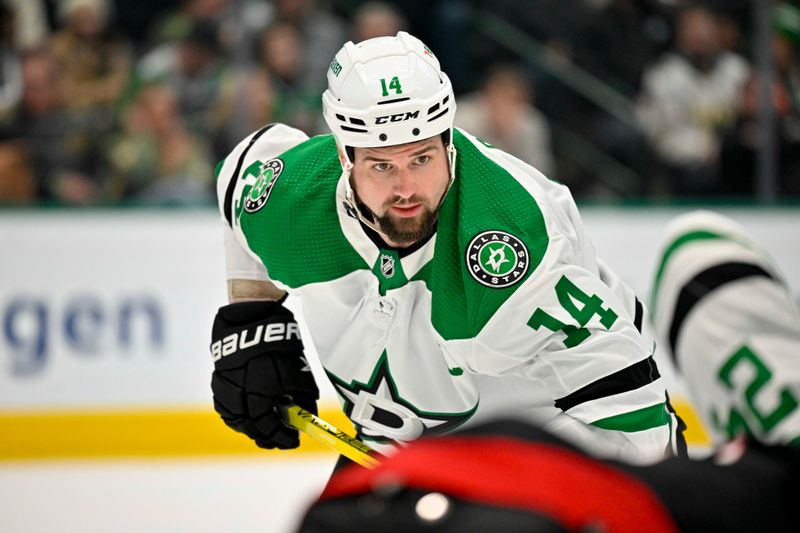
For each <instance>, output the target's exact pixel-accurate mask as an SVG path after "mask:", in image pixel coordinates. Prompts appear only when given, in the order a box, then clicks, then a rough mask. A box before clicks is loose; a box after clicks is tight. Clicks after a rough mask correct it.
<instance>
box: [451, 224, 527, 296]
mask: <svg viewBox="0 0 800 533" xmlns="http://www.w3.org/2000/svg"><path fill="white" fill-rule="evenodd" d="M466 259H467V268H468V269H469V273H470V274H472V277H473V278H475V280H476V281H477V282H478V283H480V284H481V285H485V286H487V287H492V288H495V289H502V288H504V287H510V286H511V285H514V284H515V283H517V282H518V281H520V280H522V279H523V278H524V277H525V273H526V272H527V271H528V266H529V264H530V260H529V258H528V249H527V248H526V247H525V244H524V243H523V242H522V241H521V240H520V239H518V238H516V237H515V236H513V235H511V234H510V233H508V232H505V231H499V230H491V231H484V232H482V233H479V234H478V235H476V236H475V237H473V238H472V240H471V241H470V243H469V246H467V257H466Z"/></svg>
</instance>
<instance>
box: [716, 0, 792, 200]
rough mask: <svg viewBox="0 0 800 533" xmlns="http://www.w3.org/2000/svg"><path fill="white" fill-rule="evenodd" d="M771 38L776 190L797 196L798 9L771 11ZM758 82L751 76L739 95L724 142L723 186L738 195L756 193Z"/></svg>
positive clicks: (782, 7) (783, 6) (785, 8)
mask: <svg viewBox="0 0 800 533" xmlns="http://www.w3.org/2000/svg"><path fill="white" fill-rule="evenodd" d="M774 20H775V28H776V32H775V34H774V36H773V40H772V53H773V57H774V61H775V70H776V78H775V80H774V82H773V84H772V91H771V96H772V106H773V109H774V110H775V115H776V116H775V135H774V139H775V142H776V145H777V151H778V153H777V156H778V172H777V174H778V187H779V190H778V192H779V193H781V194H785V195H800V67H798V60H800V55H798V47H800V9H798V8H796V7H794V6H791V5H789V4H781V5H779V6H778V7H777V8H776V10H775V17H774ZM758 96H759V84H758V80H757V78H756V76H755V75H753V76H751V77H750V79H749V80H748V81H747V84H746V85H745V87H744V91H743V93H742V98H741V100H740V105H739V108H738V116H737V119H736V124H735V126H734V127H733V128H732V129H731V130H730V131H729V132H728V133H727V135H726V136H725V138H724V140H723V144H722V161H721V175H722V176H723V177H724V181H723V190H724V192H725V193H727V194H731V195H736V196H752V195H754V194H756V184H755V176H756V158H757V153H758V151H759V150H760V148H761V142H760V139H759V137H760V126H759V109H758V108H759V99H758Z"/></svg>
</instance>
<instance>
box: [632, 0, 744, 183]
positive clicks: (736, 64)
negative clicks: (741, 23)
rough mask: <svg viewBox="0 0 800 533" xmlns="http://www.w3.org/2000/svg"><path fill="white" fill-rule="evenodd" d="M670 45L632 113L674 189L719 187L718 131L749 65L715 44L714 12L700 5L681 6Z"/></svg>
mask: <svg viewBox="0 0 800 533" xmlns="http://www.w3.org/2000/svg"><path fill="white" fill-rule="evenodd" d="M676 39H677V42H676V48H675V50H674V51H673V52H668V53H666V54H665V55H664V56H663V57H662V58H661V59H660V60H659V61H658V62H657V63H656V64H655V65H653V66H652V67H651V68H649V69H648V70H647V72H646V74H645V77H644V82H643V86H642V92H641V94H640V95H639V101H638V115H639V119H640V121H641V124H642V127H643V129H644V130H645V133H646V135H647V136H648V139H649V141H650V142H651V143H652V144H653V146H654V148H655V150H656V152H657V154H658V155H659V156H660V157H661V158H662V159H663V160H664V162H665V163H666V164H667V165H668V167H669V170H670V181H671V186H672V188H673V190H674V192H677V193H681V194H708V193H713V192H717V191H718V190H719V181H718V173H717V170H718V163H719V145H720V132H721V131H722V130H723V129H724V128H726V127H728V126H730V124H731V123H732V122H733V120H734V118H735V113H736V104H737V100H738V98H739V95H740V94H741V90H742V87H743V85H744V83H745V81H746V80H747V76H748V73H749V67H748V64H747V62H746V61H745V60H744V59H743V58H742V57H740V56H738V55H736V54H734V53H732V52H730V51H725V50H723V49H722V47H721V43H720V32H719V27H718V25H717V21H716V19H715V17H714V15H713V14H712V13H711V12H710V11H709V10H708V9H706V8H704V7H701V6H691V7H688V8H685V9H684V10H682V11H681V12H680V13H679V15H678V19H677V27H676Z"/></svg>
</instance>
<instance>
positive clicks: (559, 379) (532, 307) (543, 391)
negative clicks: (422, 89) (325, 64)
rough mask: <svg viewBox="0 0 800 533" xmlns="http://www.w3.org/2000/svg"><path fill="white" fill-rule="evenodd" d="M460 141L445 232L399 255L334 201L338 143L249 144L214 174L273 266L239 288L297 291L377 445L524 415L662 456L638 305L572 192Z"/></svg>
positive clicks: (236, 219) (660, 419)
mask: <svg viewBox="0 0 800 533" xmlns="http://www.w3.org/2000/svg"><path fill="white" fill-rule="evenodd" d="M454 143H455V147H456V149H457V154H458V155H457V158H456V177H455V180H454V182H453V186H452V188H451V189H450V191H449V192H448V194H447V197H446V198H445V201H444V203H443V204H442V206H441V211H440V216H439V219H438V222H437V229H436V232H435V233H434V235H432V236H431V237H430V238H429V239H426V240H424V241H422V242H419V243H417V244H415V245H414V246H411V247H409V248H406V249H393V248H390V247H388V246H387V245H386V244H384V243H383V242H382V241H381V239H380V238H379V237H378V235H377V234H375V233H374V232H372V231H371V230H370V229H368V228H366V227H365V226H364V225H362V224H361V223H360V222H359V220H358V219H357V218H356V217H355V216H354V214H353V213H350V212H348V209H347V207H346V205H345V203H344V202H342V201H341V198H342V197H343V194H344V181H343V178H342V176H341V175H342V172H341V167H340V163H339V158H338V155H337V150H336V146H335V143H334V140H333V138H332V137H331V136H329V135H328V136H319V137H314V138H311V139H307V138H306V137H305V135H303V134H302V133H301V132H299V131H297V130H293V129H291V128H288V127H286V126H283V125H274V126H268V127H266V128H264V129H262V130H260V131H259V132H256V133H255V134H253V135H252V136H250V137H248V138H247V139H245V140H244V141H242V143H240V144H239V146H237V147H236V148H235V149H234V150H233V152H232V153H231V154H230V155H229V157H228V158H226V160H225V161H224V162H223V163H222V164H221V166H220V167H219V169H218V180H219V181H218V193H219V198H220V209H221V212H222V214H223V216H224V218H225V223H226V224H227V225H229V226H230V228H231V231H232V235H235V237H236V241H237V242H238V243H239V245H240V246H241V247H242V248H243V249H244V250H246V251H247V252H248V253H249V254H250V256H251V257H252V258H253V259H254V260H255V261H257V262H258V263H260V264H262V265H263V266H264V267H265V271H264V269H261V268H260V266H259V267H258V268H257V267H255V266H252V267H244V268H241V267H236V268H230V269H229V272H228V276H229V278H242V277H244V278H245V279H267V278H268V279H269V280H271V281H272V282H273V283H275V284H276V285H277V286H278V287H280V288H282V289H285V290H287V291H289V292H290V293H293V294H295V295H297V296H299V299H300V302H301V304H302V309H303V314H304V316H305V319H306V322H307V326H308V329H309V331H310V332H311V336H312V339H311V340H312V341H313V343H314V346H315V348H316V350H317V352H318V354H319V357H320V362H321V363H322V366H323V368H324V369H325V371H326V373H327V376H328V377H329V379H330V380H331V382H332V383H333V385H334V387H335V388H336V390H337V392H338V394H339V397H340V400H341V402H342V404H343V408H344V410H345V412H346V413H347V415H348V416H349V417H350V419H351V420H352V421H353V423H354V424H355V426H356V428H357V429H358V432H359V434H360V436H361V437H362V438H364V439H365V440H367V441H370V442H371V444H379V445H380V444H395V443H402V442H407V441H410V440H412V439H416V438H418V437H420V436H423V435H429V434H437V433H442V432H447V431H451V430H453V429H455V428H456V427H459V426H460V425H462V424H465V423H473V422H475V421H477V420H481V419H485V418H489V417H493V418H497V417H521V418H525V419H527V420H531V421H535V422H537V423H540V424H544V425H545V426H546V427H547V428H548V429H550V430H552V431H554V432H556V433H559V434H561V435H562V436H564V437H566V438H568V439H572V440H577V441H579V442H581V443H584V444H585V445H587V446H589V447H590V448H592V449H594V450H595V451H597V452H598V453H601V454H604V455H611V456H616V457H620V458H625V459H630V460H647V461H651V460H657V459H659V458H661V457H662V456H663V454H664V452H665V450H666V449H667V448H668V446H669V444H670V442H671V437H672V435H673V430H674V427H675V425H674V418H673V417H672V416H671V414H670V412H669V411H668V408H667V407H668V404H667V403H666V401H665V390H664V385H663V382H662V380H661V379H660V376H659V373H658V369H657V367H656V364H655V362H654V360H653V357H652V356H653V351H654V349H655V346H654V343H653V341H652V340H651V339H646V338H645V337H644V336H643V335H642V333H641V331H640V330H641V323H642V314H643V309H642V306H641V304H640V303H639V302H638V300H636V298H635V296H634V294H633V293H632V292H631V291H630V290H629V289H628V288H627V287H626V286H625V285H624V284H623V283H621V282H620V281H619V280H618V279H617V278H616V277H615V276H614V275H613V274H612V273H611V272H609V271H608V269H606V268H605V267H604V266H603V265H602V264H600V263H599V262H598V261H597V259H596V258H595V254H594V250H593V249H592V246H591V244H590V242H589V240H588V239H587V237H586V235H585V234H584V231H583V228H582V226H581V221H580V218H579V216H578V213H577V209H576V207H575V205H574V202H573V200H572V198H571V196H570V194H569V192H568V190H567V188H566V187H564V186H562V185H559V184H557V183H555V182H553V181H550V180H548V179H547V178H545V177H544V176H543V175H542V174H541V173H539V172H538V171H537V170H535V169H534V168H532V167H530V166H529V165H527V164H525V163H523V162H521V161H520V160H518V159H515V158H513V157H512V156H510V155H508V154H506V153H504V152H502V151H500V150H498V149H496V148H493V147H491V146H488V145H486V144H484V143H482V142H481V141H479V140H477V139H475V138H474V137H472V136H470V135H468V134H467V133H465V132H462V131H460V130H456V131H455V133H454ZM228 248H229V257H235V256H236V255H237V254H241V251H237V250H236V245H235V244H234V243H229V244H228ZM234 262H235V263H237V264H240V263H241V261H237V260H235V259H231V260H229V264H231V265H232V264H233V263H234ZM262 276H266V277H262Z"/></svg>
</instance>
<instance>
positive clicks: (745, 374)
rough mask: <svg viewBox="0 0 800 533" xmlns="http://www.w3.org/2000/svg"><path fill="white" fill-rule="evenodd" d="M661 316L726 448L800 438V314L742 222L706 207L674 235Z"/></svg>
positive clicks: (660, 280)
mask: <svg viewBox="0 0 800 533" xmlns="http://www.w3.org/2000/svg"><path fill="white" fill-rule="evenodd" d="M651 305H652V308H653V321H654V324H655V327H656V329H657V331H658V332H659V337H660V338H662V339H663V341H662V342H661V343H660V348H659V349H665V350H667V351H666V353H667V354H671V357H672V360H673V361H674V363H675V365H676V367H677V368H678V370H679V371H680V373H681V374H682V375H683V377H684V378H685V381H686V384H687V386H688V389H689V393H690V397H691V399H692V402H693V403H694V406H695V408H696V409H697V411H698V414H699V416H700V418H701V419H702V420H703V422H704V424H705V426H706V428H707V429H708V430H709V432H710V433H711V436H712V440H713V441H714V444H715V445H717V446H718V445H719V444H721V443H723V442H726V441H728V440H729V439H731V438H733V437H735V436H736V435H738V434H748V435H751V436H753V437H754V438H756V439H758V440H760V441H762V442H765V443H770V444H790V443H795V444H800V407H798V402H800V313H799V312H798V309H797V307H796V305H795V304H794V302H792V299H791V296H790V294H789V292H788V290H787V288H786V285H785V282H784V281H783V278H782V276H781V275H780V273H779V271H778V269H777V268H776V267H775V265H774V264H773V263H772V261H771V260H770V259H769V258H768V255H767V254H766V253H765V252H764V251H763V249H762V248H761V247H760V246H759V245H758V244H757V243H756V242H755V241H754V240H753V239H752V238H751V237H750V236H749V235H748V234H747V233H746V232H745V230H744V229H743V228H742V227H740V226H739V225H738V224H736V223H734V222H733V221H732V220H730V219H727V218H725V217H723V216H721V215H719V214H716V213H711V212H707V211H699V212H695V213H691V214H688V215H684V216H682V217H680V218H678V219H676V220H674V221H673V222H672V223H671V224H670V225H669V227H668V228H667V231H666V239H665V242H664V246H663V251H662V253H661V260H660V262H659V266H658V270H657V273H656V276H655V281H654V284H653V301H652V302H651Z"/></svg>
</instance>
